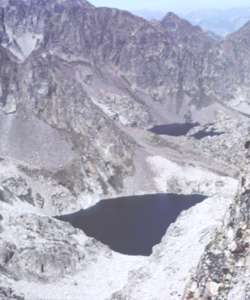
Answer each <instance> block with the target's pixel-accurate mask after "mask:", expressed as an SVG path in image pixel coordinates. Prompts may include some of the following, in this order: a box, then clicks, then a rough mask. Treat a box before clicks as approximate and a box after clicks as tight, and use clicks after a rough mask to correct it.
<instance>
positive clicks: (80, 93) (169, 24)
mask: <svg viewBox="0 0 250 300" xmlns="http://www.w3.org/2000/svg"><path fill="white" fill-rule="evenodd" d="M248 31H249V24H247V25H246V26H245V27H243V28H242V29H241V30H240V31H238V32H236V33H235V34H232V35H231V36H229V37H228V38H226V39H225V40H223V41H218V40H216V39H214V38H213V37H211V36H210V35H208V34H207V33H205V32H203V31H202V30H201V29H200V28H199V27H195V26H192V25H191V24H190V23H188V22H187V21H184V20H182V19H180V18H179V17H178V16H176V15H174V14H172V13H170V14H168V15H166V17H165V18H164V19H163V20H162V21H161V22H153V23H152V22H149V21H146V20H144V19H142V18H139V17H136V16H134V15H132V14H130V13H128V12H125V11H120V10H117V9H108V8H95V7H94V6H93V5H91V4H90V3H88V2H86V1H83V0H60V1H59V0H0V135H1V139H0V299H1V300H2V299H3V300H6V299H23V297H24V298H25V299H26V300H27V299H30V300H35V297H37V299H39V300H41V299H43V300H44V299H48V298H49V297H52V296H51V295H52V294H53V298H54V299H62V298H63V299H70V300H72V297H74V299H76V300H78V299H82V298H81V297H83V295H84V297H85V299H97V300H98V299H100V300H103V299H138V298H143V299H150V300H151V299H154V298H155V295H157V294H158V291H159V295H160V296H159V297H158V298H157V299H166V297H167V299H172V300H177V299H181V297H182V294H183V293H184V290H185V287H186V286H187V285H188V282H189V281H190V277H191V274H193V269H194V268H195V267H196V266H197V264H198V262H199V260H200V259H201V257H202V254H203V253H204V251H205V248H206V246H207V245H208V243H209V242H211V240H212V239H213V238H214V237H215V235H216V228H218V226H219V225H220V223H221V222H222V220H223V217H224V214H225V212H226V210H227V208H228V207H229V205H230V203H231V201H232V200H233V197H234V193H235V192H236V186H237V180H236V179H237V178H238V177H239V172H240V168H239V163H240V162H242V159H243V157H244V151H243V144H244V141H245V138H246V136H247V135H248V126H249V121H248V117H247V114H248V111H247V108H248V81H249V80H248V77H249V74H250V72H249V71H250V66H249V64H248V53H249V49H250V45H249V43H248ZM242 112H243V113H242ZM170 122H192V123H194V122H199V124H198V125H197V126H195V127H194V128H193V129H192V130H191V131H190V132H189V133H188V134H187V135H183V136H178V137H177V136H171V137H170V136H157V135H155V134H153V133H151V132H149V131H148V130H147V129H149V128H151V127H152V126H154V125H161V124H166V123H170ZM203 131H205V135H204V138H201V139H197V138H195V134H197V133H200V132H203ZM210 131H212V132H214V131H216V132H219V134H217V135H214V136H213V135H210V134H209V132H210ZM232 153H234V155H232ZM166 192H169V193H200V194H202V195H206V196H208V197H209V198H208V200H206V201H205V202H203V203H202V204H201V205H199V206H197V207H194V208H193V209H192V210H190V211H187V212H186V213H185V214H184V215H183V216H182V217H181V218H180V220H177V222H179V223H176V224H177V225H176V224H173V226H172V229H171V228H169V231H168V232H167V233H166V236H165V237H164V238H163V240H162V243H161V244H160V245H158V246H157V247H156V248H155V251H154V253H153V255H152V256H151V257H149V258H143V257H129V256H123V255H118V254H117V253H115V252H113V251H111V250H110V249H108V248H107V247H106V246H104V245H102V244H101V243H99V242H97V241H95V240H94V239H91V238H88V237H87V236H86V235H85V234H84V233H83V232H80V231H78V230H76V229H73V228H72V227H71V226H70V225H69V224H65V223H62V222H60V221H57V220H55V219H53V218H51V217H52V216H55V215H62V214H66V213H70V212H73V211H77V210H79V209H81V208H83V207H89V206H91V205H93V204H95V203H96V202H98V201H99V200H100V199H102V198H108V197H115V196H117V195H134V194H146V193H166ZM215 203H217V204H216V205H215ZM240 205H241V204H240ZM208 211H209V212H210V213H211V215H212V216H214V219H212V218H210V215H208V213H207V212H208ZM193 222H194V223H195V224H197V227H199V226H200V230H195V232H194V231H193V230H194V227H193V226H190V224H193ZM178 224H179V225H178ZM176 226H177V227H176ZM224 231H225V230H224ZM224 231H223V232H224ZM192 235H195V240H192V239H191V238H190V236H192ZM200 241H202V242H200ZM182 244H183V245H185V247H183V251H182V252H181V253H180V252H178V251H179V250H178V249H180V248H181V245H182ZM185 250H186V252H185ZM175 253H179V255H180V256H181V257H185V262H188V263H186V264H185V272H184V273H182V271H181V265H180V263H181V261H180V260H179V257H176V255H175ZM193 253H195V255H194V256H193V257H191V255H192V254H193ZM176 259H177V260H176ZM191 259H192V263H191V264H190V265H189V261H190V260H191ZM159 261H160V262H161V264H159V265H160V267H158V262H159ZM178 261H179V264H177V262H178ZM167 269H169V270H170V271H168V272H167V271H166V270H167ZM100 270H104V272H105V274H106V276H104V277H105V278H104V277H103V272H100ZM114 270H116V274H115V275H114ZM154 274H155V275H154ZM158 275H159V276H158ZM197 276H198V275H197ZM209 276H210V275H209ZM165 277H171V278H172V279H171V280H169V283H168V286H167V287H166V285H165ZM96 278H98V280H99V286H100V289H96V280H97V279H96ZM145 278H146V279H147V280H144V279H145ZM157 280H159V282H160V283H159V285H158V286H157V285H155V282H156V281H157ZM144 281H145V285H144ZM86 282H87V284H86ZM83 287H84V288H83ZM140 287H141V288H140ZM152 287H154V288H155V290H154V289H153V288H152ZM37 289H39V291H40V294H39V295H37V294H36V295H34V291H37ZM144 291H145V294H142V293H141V292H143V293H144ZM242 300H243V299H242Z"/></svg>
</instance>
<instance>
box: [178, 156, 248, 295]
mask: <svg viewBox="0 0 250 300" xmlns="http://www.w3.org/2000/svg"><path fill="white" fill-rule="evenodd" d="M248 151H249V150H248ZM249 187H250V186H249V153H247V161H246V165H245V166H243V172H242V178H241V184H240V188H239V192H238V195H237V196H236V198H235V200H234V202H233V204H232V205H231V207H230V209H229V211H228V213H227V216H226V218H225V220H224V224H223V226H222V227H221V228H220V229H219V230H218V232H217V235H216V236H215V238H214V240H213V241H212V242H211V243H210V244H209V245H208V246H207V248H206V250H205V252H204V255H203V257H202V259H201V261H200V263H199V265H198V268H197V270H196V272H195V274H194V276H193V278H192V280H191V282H190V284H189V286H188V288H187V291H186V295H185V297H184V299H212V300H215V299H216V300H219V299H230V300H231V299H236V300H242V299H249V297H250V293H249V278H250V277H249V276H250V273H249V259H250V246H249V245H250V223H249V213H250V211H249V209H250V202H249V201H250V198H249V197H250V194H249Z"/></svg>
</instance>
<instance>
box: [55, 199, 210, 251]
mask: <svg viewBox="0 0 250 300" xmlns="http://www.w3.org/2000/svg"><path fill="white" fill-rule="evenodd" d="M204 199H206V197H205V196H202V195H177V194H154V195H143V196H131V197H123V198H116V199H108V200H103V201H100V202H99V203H98V204H97V205H95V206H93V207H91V208H89V209H86V210H80V211H79V212H77V213H74V214H71V215H65V216H60V217H57V218H58V219H59V220H62V221H66V222H69V223H71V224H72V225H73V226H74V227H76V228H79V229H81V230H83V231H84V232H85V233H86V234H87V235H88V236H90V237H94V238H95V239H97V240H98V241H101V242H102V243H104V244H106V245H108V246H109V247H110V248H111V249H112V250H114V251H117V252H120V253H123V254H127V255H144V256H147V255H150V254H151V253H152V248H153V246H154V245H156V244H158V243H160V241H161V239H162V237H163V236H164V235H165V233H166V230H167V228H168V227H169V225H170V224H171V223H173V222H174V221H175V220H176V218H177V217H178V216H179V214H180V213H181V212H182V211H183V210H187V209H189V208H190V207H192V206H194V205H196V204H198V203H200V202H201V201H203V200H204Z"/></svg>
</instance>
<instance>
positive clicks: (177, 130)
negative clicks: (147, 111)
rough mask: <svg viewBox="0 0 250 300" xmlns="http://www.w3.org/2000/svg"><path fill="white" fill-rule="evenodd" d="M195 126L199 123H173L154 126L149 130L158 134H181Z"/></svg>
mask: <svg viewBox="0 0 250 300" xmlns="http://www.w3.org/2000/svg"><path fill="white" fill-rule="evenodd" d="M196 126H199V123H173V124H167V125H159V126H154V127H153V128H151V129H149V131H151V132H153V133H155V134H158V135H170V136H183V135H186V134H187V133H188V132H189V131H190V130H191V129H192V128H194V127H196Z"/></svg>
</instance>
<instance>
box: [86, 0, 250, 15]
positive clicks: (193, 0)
mask: <svg viewBox="0 0 250 300" xmlns="http://www.w3.org/2000/svg"><path fill="white" fill-rule="evenodd" d="M90 2H91V3H93V4H94V5H96V6H110V7H116V8H121V9H127V10H133V11H135V10H144V9H146V10H164V11H176V12H180V13H185V12H189V11H192V10H197V9H202V8H206V9H207V8H219V9H223V8H232V7H242V6H243V7H244V6H248V7H250V0H90Z"/></svg>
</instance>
